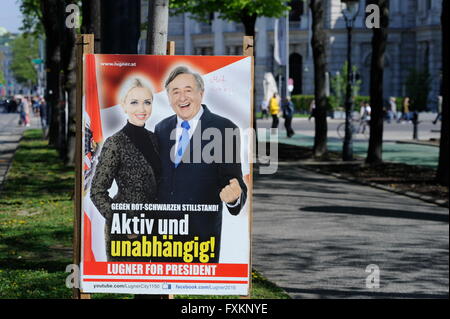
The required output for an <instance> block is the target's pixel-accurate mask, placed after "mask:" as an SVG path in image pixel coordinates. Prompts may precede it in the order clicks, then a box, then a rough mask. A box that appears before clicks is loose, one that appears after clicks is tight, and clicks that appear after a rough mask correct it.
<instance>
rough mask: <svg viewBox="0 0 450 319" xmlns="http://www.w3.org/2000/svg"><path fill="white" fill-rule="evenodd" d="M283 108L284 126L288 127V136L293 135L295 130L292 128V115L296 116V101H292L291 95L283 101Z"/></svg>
mask: <svg viewBox="0 0 450 319" xmlns="http://www.w3.org/2000/svg"><path fill="white" fill-rule="evenodd" d="M281 106H282V109H283V117H284V127H285V128H286V135H287V137H289V138H290V137H292V136H293V135H294V134H295V132H294V130H293V129H292V117H293V116H294V103H292V101H291V97H290V96H287V97H286V98H285V99H284V101H283V103H282V105H281Z"/></svg>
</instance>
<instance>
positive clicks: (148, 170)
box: [91, 79, 161, 261]
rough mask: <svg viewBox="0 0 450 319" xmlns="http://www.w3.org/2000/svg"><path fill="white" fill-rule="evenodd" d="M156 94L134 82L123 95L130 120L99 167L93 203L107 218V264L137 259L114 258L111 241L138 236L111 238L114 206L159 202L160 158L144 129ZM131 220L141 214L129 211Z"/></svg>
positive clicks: (112, 138) (110, 144)
mask: <svg viewBox="0 0 450 319" xmlns="http://www.w3.org/2000/svg"><path fill="white" fill-rule="evenodd" d="M152 104H153V93H152V91H151V89H150V88H148V87H146V86H145V85H143V83H142V82H141V81H140V80H139V79H135V80H134V81H133V82H132V85H131V86H130V87H129V88H127V89H126V90H125V91H124V95H123V96H122V97H121V106H122V108H123V111H124V112H125V114H126V115H127V117H128V121H127V124H126V125H125V126H124V127H123V128H122V129H121V130H120V131H118V132H117V133H115V134H114V135H112V136H110V137H108V138H107V139H106V140H105V142H104V144H103V148H102V151H101V154H100V157H99V162H98V164H97V167H96V171H95V175H94V178H93V180H92V186H91V199H92V202H93V203H94V205H95V206H96V207H97V209H98V211H99V212H100V213H101V214H102V215H103V217H105V220H106V223H105V238H106V252H107V257H108V261H126V260H127V259H128V260H131V261H137V259H136V258H130V257H128V258H126V257H123V256H115V255H116V254H114V251H112V250H111V241H113V240H116V241H121V240H133V239H135V238H136V237H137V236H135V235H120V234H111V222H112V217H113V213H119V214H122V213H124V212H125V211H120V212H118V211H112V210H111V204H113V203H152V202H155V201H156V196H157V186H158V180H159V174H160V170H161V169H160V168H161V163H160V158H159V150H158V146H157V140H156V137H155V135H154V134H153V133H152V132H150V131H148V130H147V129H146V128H145V127H144V126H145V122H146V121H147V120H148V118H149V117H150V115H151V113H152ZM114 180H115V181H116V184H117V189H118V190H117V194H116V195H115V196H114V198H111V197H110V196H109V193H108V189H110V188H111V185H112V183H113V181H114ZM125 213H127V215H128V216H127V217H128V218H133V217H134V216H137V217H139V216H140V214H141V213H142V212H140V211H127V212H125Z"/></svg>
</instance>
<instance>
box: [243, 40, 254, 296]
mask: <svg viewBox="0 0 450 319" xmlns="http://www.w3.org/2000/svg"><path fill="white" fill-rule="evenodd" d="M242 48H243V55H246V56H250V57H252V62H251V81H252V85H251V87H250V108H251V112H250V127H251V129H255V128H254V127H253V113H254V112H255V107H254V99H255V97H254V86H255V58H254V56H253V53H254V39H253V37H252V36H244V39H243V42H242ZM254 134H256V132H254ZM254 146H255V145H253V140H251V141H250V150H251V156H250V157H249V159H250V179H249V181H248V185H247V186H248V189H249V192H248V195H249V196H248V198H250V202H249V205H248V215H249V217H248V218H249V224H248V228H249V229H248V232H249V237H250V238H249V240H250V246H249V247H250V260H249V268H250V274H249V278H250V281H249V286H248V296H244V297H242V298H251V290H252V230H253V227H252V222H253V202H252V200H253V158H256V157H255V156H253V152H254V150H255V147H254Z"/></svg>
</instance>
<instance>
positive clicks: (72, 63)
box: [61, 29, 77, 166]
mask: <svg viewBox="0 0 450 319" xmlns="http://www.w3.org/2000/svg"><path fill="white" fill-rule="evenodd" d="M75 37H76V33H75V29H67V30H66V32H65V33H64V41H63V46H62V53H63V54H62V57H63V59H62V64H63V70H64V86H63V87H64V91H65V92H66V93H67V100H66V103H67V104H68V121H67V136H66V142H65V144H64V151H63V153H62V154H61V155H62V158H63V159H64V161H65V163H66V165H69V166H73V165H74V163H75V139H76V138H75V134H76V84H77V74H76V45H75Z"/></svg>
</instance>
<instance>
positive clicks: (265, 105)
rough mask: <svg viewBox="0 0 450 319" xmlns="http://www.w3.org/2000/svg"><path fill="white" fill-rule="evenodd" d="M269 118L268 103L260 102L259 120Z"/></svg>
mask: <svg viewBox="0 0 450 319" xmlns="http://www.w3.org/2000/svg"><path fill="white" fill-rule="evenodd" d="M268 118H269V101H266V100H264V99H263V100H262V101H261V119H268Z"/></svg>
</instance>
